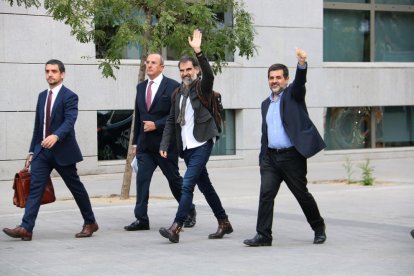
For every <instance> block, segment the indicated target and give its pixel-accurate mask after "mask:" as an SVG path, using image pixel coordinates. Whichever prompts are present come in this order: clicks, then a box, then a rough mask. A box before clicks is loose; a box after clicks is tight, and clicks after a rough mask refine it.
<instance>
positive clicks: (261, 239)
mask: <svg viewBox="0 0 414 276" xmlns="http://www.w3.org/2000/svg"><path fill="white" fill-rule="evenodd" d="M243 243H244V244H245V245H248V246H271V245H272V240H271V239H269V238H266V237H265V236H263V235H260V234H256V236H254V238H253V239H248V240H244V242H243Z"/></svg>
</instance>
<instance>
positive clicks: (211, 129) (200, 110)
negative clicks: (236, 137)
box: [160, 55, 219, 157]
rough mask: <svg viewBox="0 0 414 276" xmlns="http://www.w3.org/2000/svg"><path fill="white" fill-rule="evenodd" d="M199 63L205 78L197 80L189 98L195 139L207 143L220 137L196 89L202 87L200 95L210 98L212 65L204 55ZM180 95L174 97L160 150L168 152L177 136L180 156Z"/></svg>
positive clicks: (212, 79)
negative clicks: (192, 111)
mask: <svg viewBox="0 0 414 276" xmlns="http://www.w3.org/2000/svg"><path fill="white" fill-rule="evenodd" d="M197 59H198V62H199V63H200V67H201V71H202V74H203V77H202V79H201V80H197V82H201V83H200V84H199V83H196V84H195V85H193V88H192V89H191V90H190V93H189V98H188V100H190V102H191V106H192V107H193V109H194V131H193V135H194V138H195V139H196V140H197V141H198V142H205V141H208V140H210V139H212V138H214V137H217V136H218V135H219V132H218V129H217V126H216V123H215V122H214V118H213V117H212V115H211V113H210V111H209V110H208V109H207V108H206V107H204V105H203V104H202V103H201V101H200V100H199V98H198V95H197V91H196V87H201V88H200V91H199V93H201V94H204V95H205V96H206V97H209V95H210V94H211V93H213V83H214V75H213V71H212V70H211V67H210V64H209V63H208V61H207V59H206V58H205V57H204V55H200V56H197ZM180 97H181V94H180V93H175V94H174V95H173V99H172V102H173V104H172V105H171V110H170V114H169V116H168V119H167V121H166V124H165V129H164V133H163V137H162V140H161V145H160V150H167V149H168V146H169V144H170V143H171V141H172V139H173V137H174V136H175V138H176V142H177V148H178V150H179V153H180V156H181V157H182V153H183V150H184V149H183V143H182V138H181V126H180V124H178V123H177V118H178V115H179V113H180Z"/></svg>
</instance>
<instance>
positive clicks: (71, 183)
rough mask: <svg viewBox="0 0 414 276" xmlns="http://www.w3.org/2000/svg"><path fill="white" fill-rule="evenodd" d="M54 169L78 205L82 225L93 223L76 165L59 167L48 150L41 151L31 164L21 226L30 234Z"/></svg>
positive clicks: (86, 195)
mask: <svg viewBox="0 0 414 276" xmlns="http://www.w3.org/2000/svg"><path fill="white" fill-rule="evenodd" d="M53 169H55V170H56V171H57V172H58V173H59V175H60V176H61V177H62V179H63V181H64V182H65V184H66V186H67V187H68V188H69V190H70V192H71V193H72V195H73V198H74V199H75V202H76V204H77V205H78V207H79V209H80V212H81V214H82V217H83V220H84V224H91V223H95V216H94V213H93V211H92V206H91V202H90V199H89V195H88V192H87V191H86V189H85V186H84V185H83V183H82V182H81V181H80V179H79V175H78V172H77V169H76V164H72V165H69V166H60V165H59V164H57V162H56V160H55V158H54V157H53V153H52V151H51V150H49V149H42V150H41V151H40V153H39V154H38V155H37V156H36V157H35V158H34V159H33V160H32V163H31V175H32V176H31V182H30V192H29V196H28V198H27V203H26V208H25V210H24V215H23V219H22V224H21V226H22V227H23V228H25V229H26V230H27V231H30V232H32V231H33V228H34V226H35V221H36V218H37V214H38V213H39V209H40V201H41V199H42V195H43V192H44V190H45V188H46V184H47V179H48V178H49V175H50V173H51V172H52V170H53Z"/></svg>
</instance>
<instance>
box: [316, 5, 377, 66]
mask: <svg viewBox="0 0 414 276" xmlns="http://www.w3.org/2000/svg"><path fill="white" fill-rule="evenodd" d="M323 20H324V22H323V26H324V27H323V60H324V61H354V62H356V61H369V33H370V32H369V12H366V11H350V10H325V11H324V18H323Z"/></svg>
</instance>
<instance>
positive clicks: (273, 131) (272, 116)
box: [266, 92, 293, 149]
mask: <svg viewBox="0 0 414 276" xmlns="http://www.w3.org/2000/svg"><path fill="white" fill-rule="evenodd" d="M283 93H284V92H282V93H280V94H279V97H277V100H276V101H274V100H273V93H271V94H270V96H269V99H270V105H269V109H268V110H267V114H266V124H267V141H268V147H269V148H272V149H283V148H289V147H292V146H293V144H292V142H291V141H290V139H289V136H288V135H287V133H286V131H285V128H284V127H283V124H282V117H281V116H280V101H281V98H282V97H283Z"/></svg>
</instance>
